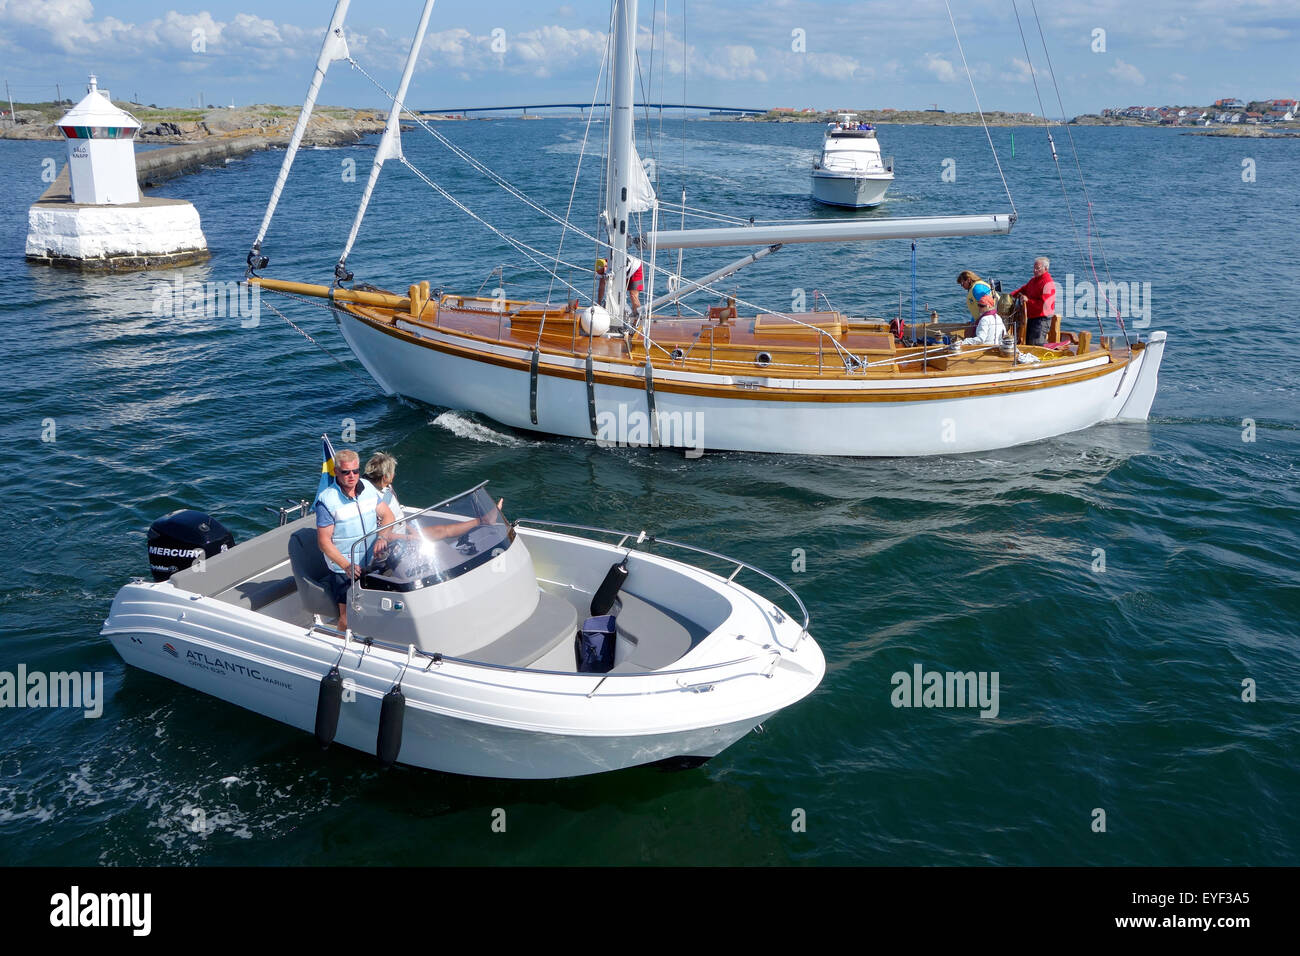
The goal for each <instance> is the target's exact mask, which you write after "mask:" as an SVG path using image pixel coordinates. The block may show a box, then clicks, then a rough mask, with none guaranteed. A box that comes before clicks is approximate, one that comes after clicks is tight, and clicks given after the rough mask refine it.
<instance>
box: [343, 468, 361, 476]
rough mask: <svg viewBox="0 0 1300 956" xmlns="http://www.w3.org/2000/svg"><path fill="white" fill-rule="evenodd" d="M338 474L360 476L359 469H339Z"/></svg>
mask: <svg viewBox="0 0 1300 956" xmlns="http://www.w3.org/2000/svg"><path fill="white" fill-rule="evenodd" d="M338 472H339V474H340V475H359V474H361V469H360V468H340V469H339V470H338Z"/></svg>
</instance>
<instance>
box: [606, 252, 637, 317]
mask: <svg viewBox="0 0 1300 956" xmlns="http://www.w3.org/2000/svg"><path fill="white" fill-rule="evenodd" d="M625 271H626V274H627V299H628V303H629V304H630V305H631V306H632V315H634V316H636V315H639V314H640V313H641V293H642V292H643V291H644V290H645V281H644V279H643V277H642V272H643V270H642V268H641V260H640V259H638V258H637V257H636V256H634V255H631V254H630V253H629V254H628V255H627V268H626V270H625ZM596 275H598V276H600V286H599V287H598V288H597V289H596V301H597V302H599V303H600V304H602V305H603V304H604V302H605V280H606V279H607V278H608V277H609V261H608V260H606V259H597V260H596Z"/></svg>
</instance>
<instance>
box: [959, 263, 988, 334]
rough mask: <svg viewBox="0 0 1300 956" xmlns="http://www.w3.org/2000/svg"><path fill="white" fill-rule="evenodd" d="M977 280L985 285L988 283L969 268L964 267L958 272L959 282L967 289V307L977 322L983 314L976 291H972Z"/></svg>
mask: <svg viewBox="0 0 1300 956" xmlns="http://www.w3.org/2000/svg"><path fill="white" fill-rule="evenodd" d="M977 282H983V283H984V285H986V286H987V285H988V283H987V282H984V280H983V279H981V278H980V277H979V276H977V275H976V274H975V273H973V272H971V271H970V270H969V269H963V270H962V271H961V272H959V273H957V284H958V285H959V286H961V287H962V288H963V289H965V290H966V308H967V309H968V310H969V311H970V317H971V319H973V320H974V321H976V322H978V321H979V319H980V315H981V314H983V310H982V308H981V307H980V304H979V301H978V300H977V299H976V298H975V293H974V292H972V291H971V290H972V289H973V288H974V286H975V283H977Z"/></svg>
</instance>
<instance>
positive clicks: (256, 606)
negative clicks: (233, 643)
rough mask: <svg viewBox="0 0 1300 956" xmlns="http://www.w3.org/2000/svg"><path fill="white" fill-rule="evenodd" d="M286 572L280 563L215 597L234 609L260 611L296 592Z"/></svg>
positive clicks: (295, 583)
mask: <svg viewBox="0 0 1300 956" xmlns="http://www.w3.org/2000/svg"><path fill="white" fill-rule="evenodd" d="M286 571H288V568H286V567H285V562H283V561H281V562H280V563H279V564H277V565H276V566H275V567H272V568H267V569H266V570H265V571H263V572H262V573H261V574H257V575H254V576H253V577H251V578H249V579H248V580H246V581H240V582H239V583H238V584H236V585H234V586H232V587H229V588H226V590H224V591H222V592H221V593H220V594H217V595H216V599H217V600H218V601H225V602H226V603H227V604H233V605H235V606H236V607H245V608H248V609H249V610H250V611H260V610H261V609H262V608H264V607H266V606H267V605H268V604H271V603H273V602H275V601H278V600H280V598H283V597H288V596H289V595H290V594H292V593H293V592H294V591H295V590H297V587H298V584H297V582H296V581H295V580H294V578H293V575H292V574H286V573H285V572H286Z"/></svg>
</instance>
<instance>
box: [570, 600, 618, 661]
mask: <svg viewBox="0 0 1300 956" xmlns="http://www.w3.org/2000/svg"><path fill="white" fill-rule="evenodd" d="M617 639H618V638H617V636H616V633H615V630H614V615H613V614H602V615H600V616H599V617H589V618H587V619H586V620H585V621H583V622H582V629H581V630H580V631H579V632H578V640H577V643H576V644H575V648H574V649H575V651H576V652H577V659H578V673H579V674H607V673H609V671H610V669H611V668H613V666H614V642H615V641H616V640H617Z"/></svg>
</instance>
